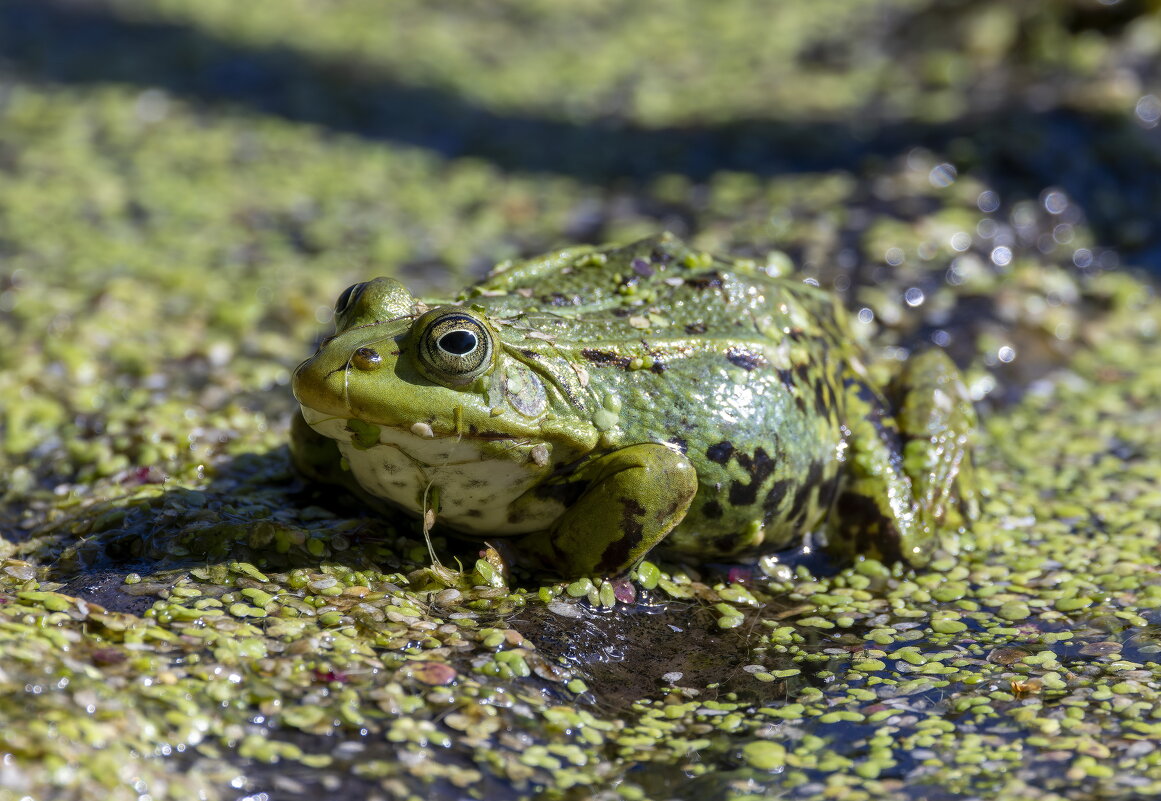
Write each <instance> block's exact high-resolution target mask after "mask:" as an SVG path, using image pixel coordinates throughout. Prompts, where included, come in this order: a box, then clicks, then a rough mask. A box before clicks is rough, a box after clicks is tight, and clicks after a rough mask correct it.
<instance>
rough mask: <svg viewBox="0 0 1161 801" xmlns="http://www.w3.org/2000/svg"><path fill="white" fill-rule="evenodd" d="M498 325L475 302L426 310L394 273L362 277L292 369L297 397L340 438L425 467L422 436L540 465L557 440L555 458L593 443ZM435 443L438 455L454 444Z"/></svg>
mask: <svg viewBox="0 0 1161 801" xmlns="http://www.w3.org/2000/svg"><path fill="white" fill-rule="evenodd" d="M502 330H503V323H502V321H496V320H493V319H490V318H489V317H488V315H487V314H485V313H484V311H483V310H482V309H480V308H478V307H468V306H462V305H454V304H448V305H441V306H435V307H430V308H429V307H428V306H427V305H426V304H424V303H423V302H422V301H419V300H417V299H416V298H415V297H413V296H412V294H411V293H410V292H409V291H408V290H407V289H406V288H405V287H404V286H403V285H402V284H401V283H399V282H398V281H396V280H394V279H390V278H377V279H375V280H373V281H368V282H365V283H362V284H355V285H354V286H352V287H350V288H348V289H347V290H346V291H345V292H343V293H342V295H341V296H340V297H339V300H338V303H337V304H336V306H335V333H334V335H333V336H331V337H329V338H327V339H325V340H324V341H323V342H322V343H321V345H320V346H319V349H318V352H317V353H315V354H314V355H313V356H312V357H310V358H309V359H307V360H306V361H305V362H303V363H302V364H301V365H299V367H298V369H297V370H295V372H294V380H293V389H294V395H295V397H296V398H297V399H298V401H299V403H300V404H301V405H302V407H303V415H304V417H305V418H306V420H307V422H308V423H310V425H311V426H312V427H314V428H315V429H316V430H318V431H319V432H320V433H323V434H326V435H327V436H329V437H332V438H334V439H336V440H339V442H340V444H343V443H344V441H345V442H346V444H348V445H353V447H355V448H370V447H373V446H375V445H379V444H392V445H393V446H395V447H399V448H400V449H401V450H404V451H405V452H407V453H408V454H409V455H411V456H412V457H413V458H415V459H417V460H418V461H421V462H426V463H427V464H432V462H431V461H428V457H425V456H424V455H422V454H423V453H424V452H425V450H424V448H423V446H422V441H423V440H429V441H431V440H435V441H440V440H442V441H445V442H447V441H449V440H454V442H455V443H457V448H456V453H457V454H458V455H457V456H455V457H454V458H461V457H464V456H467V454H465V453H460V452H461V451H463V450H464V448H461V447H459V445H463V446H470V447H471V448H473V449H474V452H475V453H476V454H480V453H485V454H487V453H492V452H494V451H498V450H501V449H502V450H504V451H505V452H511V453H512V456H516V455H517V454H518V453H524V454H525V457H526V458H527V459H528V460H529V461H531V462H535V463H537V465H538V466H539V467H542V468H547V467H548V463H549V457H548V454H549V453H552V451H553V449H554V448H555V449H556V450H557V451H559V452H557V453H552V459H551V461H552V462H558V461H560V460H561V459H562V458H567V457H570V456H575V455H576V453H578V452H583V451H584V450H587V449H588V448H590V447H591V446H592V441H593V438H594V437H595V433H594V432H593V431H592V430H591V427H589V426H582V425H579V424H577V423H576V422H575V421H571V422H570V420H571V415H570V413H569V410H568V404H567V402H566V401H565V400H564V399H563V398H562V396H561V393H560V392H558V391H557V390H556V389H555V388H554V387H553V386H552V382H551V380H546V377H545V376H544V375H542V374H539V373H538V372H537V370H536V369H534V368H536V366H537V365H536V363H535V361H534V360H530V359H529V358H528V356H527V354H528V353H529V351H528V349H527V348H514V347H508V346H506V345H505V342H504V340H503V338H502V334H501V331H502ZM541 344H543V343H541ZM538 446H539V447H538ZM427 450H429V451H430V452H431V453H432V456H431V457H430V458H432V459H438V458H440V457H439V456H438V455H437V454H442V453H444V452H445V451H447V450H448V448H447V447H446V446H445V447H444V448H442V449H440V450H438V451H435V450H431V449H427Z"/></svg>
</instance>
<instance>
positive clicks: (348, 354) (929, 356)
mask: <svg viewBox="0 0 1161 801" xmlns="http://www.w3.org/2000/svg"><path fill="white" fill-rule="evenodd" d="M864 350H865V349H864V348H863V347H862V346H861V345H860V344H859V341H858V338H857V337H856V336H855V335H854V332H853V330H852V326H851V323H850V321H849V319H848V317H847V314H846V312H845V310H844V308H843V306H842V304H841V303H840V302H839V300H838V299H837V298H835V297H834V296H833V295H831V294H830V293H828V292H826V291H824V290H822V289H820V288H818V287H817V286H813V285H811V284H810V283H808V282H803V281H802V280H794V279H790V278H781V277H774V276H771V275H770V274H769V271H767V270H766V269H763V268H761V267H759V266H758V265H756V264H754V263H753V262H749V261H744V260H732V259H727V258H720V257H715V256H711V255H709V254H707V253H703V252H699V251H697V250H694V249H691V248H690V247H688V246H687V245H685V244H684V243H683V242H681V241H680V240H679V239H678V238H676V237H675V236H673V235H671V234H662V235H660V236H655V237H651V238H649V239H645V240H642V241H640V242H636V243H633V244H630V245H628V246H625V247H614V248H594V247H577V248H569V249H565V250H560V251H557V252H554V253H551V254H548V255H546V256H543V257H540V258H535V259H531V260H528V261H525V262H522V263H516V264H506V265H500V266H499V267H497V269H495V270H494V271H493V272H492V274H491V275H489V276H488V277H487V278H486V279H485V280H483V281H482V282H481V283H479V284H477V285H476V286H473V287H472V288H470V289H469V290H467V292H465V293H464V294H463V295H461V296H460V297H459V298H458V299H457V300H454V301H450V302H438V303H432V302H426V301H423V300H420V299H418V298H416V297H414V296H413V295H412V294H411V293H410V292H409V291H408V290H407V289H406V288H405V287H404V286H403V285H402V284H401V283H400V282H398V281H396V280H394V279H390V278H376V279H375V280H373V281H367V282H365V283H360V284H355V285H354V286H352V287H350V288H348V289H347V290H346V291H345V292H343V293H342V295H341V296H340V297H339V299H338V302H337V304H336V306H335V333H334V334H333V335H332V336H329V337H327V338H326V339H324V340H323V341H322V343H321V345H320V346H319V348H318V352H317V353H315V354H314V355H313V356H311V357H310V358H309V359H307V360H306V361H305V362H303V363H302V364H301V365H300V366H299V367H298V369H297V370H295V373H294V380H293V388H294V395H295V397H296V398H297V399H298V402H299V404H300V405H301V417H300V418H299V419H298V420H297V421H296V423H295V425H294V429H293V432H292V443H291V444H292V454H293V457H294V460H295V463H296V465H297V466H298V468H299V469H300V471H301V472H303V473H304V474H305V475H307V476H308V477H311V478H314V479H317V480H321V481H327V482H334V483H340V484H346V485H348V486H351V487H353V488H356V489H357V490H359V491H361V493H364V496H363V497H366V496H371V497H372V498H374V499H381V500H385V501H388V502H390V504H393V505H395V506H397V507H400V508H402V509H404V510H406V511H407V512H410V513H411V514H413V515H421V516H426V518H427V520H428V522H429V523H430V522H431V516H432V515H433V514H434V515H435V517H436V519H437V520H438V522H440V523H441V524H444V525H446V526H449V527H451V528H453V529H455V530H457V531H459V532H461V533H462V534H465V535H468V536H472V537H477V538H485V537H488V538H491V537H515V538H518V542H517V550H518V552H519V553H521V554H523V555H524V556H523V557H521V558H522V559H525V560H527V561H529V562H530V563H531V567H533V568H534V569H544V570H549V571H552V572H555V573H557V574H559V575H563V576H565V577H577V576H583V575H590V576H592V575H617V574H622V573H624V572H625V571H627V570H629V569H630V568H632V567H633V566H634V565H636V564H637V563H638V562H639V561H640V560H641V559H642V558H643V557H644V556H645V555H646V554H648V553H649V552H650V551H652V550H653V549H654V548H657V547H659V546H663V547H664V549H665V550H666V551H667V552H669V553H673V554H678V555H681V556H684V557H686V558H688V559H691V560H696V561H699V562H700V561H706V560H723V559H731V558H735V557H739V556H744V555H748V554H753V553H755V552H759V551H763V552H765V551H775V550H778V549H783V548H786V547H789V546H791V545H794V544H795V543H796V542H799V541H801V539H802V537H803V536H804V535H805V534H808V533H811V532H814V533H816V534H817V535H818V537H819V539H820V540H821V541H822V542H824V544H825V547H826V548H827V549H828V550H829V551H832V552H835V553H837V554H839V555H857V554H867V555H870V556H874V557H877V558H880V559H882V560H887V561H892V560H894V561H905V562H907V563H910V564H912V565H916V566H918V565H922V564H924V563H925V562H926V561H927V560H928V559H929V558H930V555H931V553H932V551H933V550H934V549H935V548H936V547H937V546H938V545H939V543H940V542H941V540H945V539H949V538H951V537H953V536H954V534H955V532H956V531H957V530H959V529H960V528H961V527H963V526H964V525H966V524H967V523H968V522H969V521H970V519H971V518H972V517H973V516H974V508H975V497H974V492H973V489H972V480H971V475H970V473H971V453H970V450H971V441H972V436H973V432H974V430H975V422H976V421H975V412H974V409H973V407H972V403H971V400H970V398H969V396H968V393H967V391H966V389H965V387H964V384H963V382H962V380H961V379H960V376H959V373H958V372H957V370H956V368H955V366H954V365H953V364H952V363H951V361H950V359H948V358H947V356H946V355H945V354H944V353H943V352H942V351H939V350H931V351H926V352H923V353H919V354H917V355H913V356H912V357H911V358H910V359H908V360H906V361H905V362H902V363H899V366H898V368H897V369H895V370H894V373H895V374H894V376H893V377H892V378H891V380H890V381H889V382H886V383H885V385H884V386H881V387H878V386H876V385H875V384H874V383H873V382H872V381H871V379H870V378H869V376H868V369H867V359H866V357H865V353H864Z"/></svg>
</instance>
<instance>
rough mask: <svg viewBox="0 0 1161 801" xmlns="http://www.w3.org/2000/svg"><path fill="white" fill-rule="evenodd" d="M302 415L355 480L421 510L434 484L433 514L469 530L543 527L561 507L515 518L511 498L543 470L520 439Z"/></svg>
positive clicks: (415, 511) (536, 479)
mask: <svg viewBox="0 0 1161 801" xmlns="http://www.w3.org/2000/svg"><path fill="white" fill-rule="evenodd" d="M302 413H303V418H304V419H305V420H306V422H307V423H308V424H309V425H310V426H311V428H313V429H314V430H315V431H317V432H318V433H320V434H322V435H323V436H326V437H329V438H331V439H333V440H335V442H336V443H337V444H338V447H339V451H340V452H341V453H342V454H343V457H344V459H345V460H346V463H347V465H348V467H349V468H350V470H351V473H352V474H353V476H354V478H355V480H356V481H357V482H358V483H359V485H360V486H361V487H362V488H363V489H364V490H366V491H367V492H369V493H371V494H372V495H374V496H376V497H379V498H385V499H386V500H389V501H391V502H392V503H395V504H396V505H398V506H401V507H403V508H404V509H406V510H408V511H410V512H412V513H413V514H423V512H424V510H425V507H427V506H429V505H430V504H431V503H432V501H433V497H432V490H434V489H438V491H439V496H440V510H439V513H438V519H439V520H440V521H442V522H443V523H446V524H448V525H450V526H452V527H454V528H458V529H460V530H462V531H466V532H469V533H477V532H478V533H490V534H518V533H524V532H528V531H538V530H540V529H543V528H546V527H548V525H549V524H550V523H551V522H552V520H553V519H555V517H556V516H557V515H559V513H560V509H559V508H550V507H545V508H544V509H543V511H538V510H529V513H525V514H523V515H522V516H521V517H520V518H519V519H517V520H513V519H512V515H511V514H510V510H511V508H512V503H513V502H514V501H515V500H516V499H517V498H519V497H520V496H521V495H523V494H524V493H526V492H527V491H528V490H529V489H531V488H532V487H533V486H535V485H536V484H537V483H538V482H540V481H541V480H542V479H543V478H544V476H545V474H546V473H547V472H549V470H550V469H551V468H549V467H548V466H547V465H546V464H544V463H543V460H542V459H539V458H537V455H535V454H533V451H535V450H536V449H537V447H541V448H543V446H538V445H537V444H536V443H530V442H527V441H525V440H517V439H516V438H514V437H513V438H508V439H506V440H499V439H497V438H492V437H489V438H479V437H467V436H463V437H461V436H434V435H433V433H432V431H431V429H430V427H427V426H424V425H421V424H415V425H412V426H410V427H407V428H404V427H399V426H388V425H375V424H370V423H363V422H359V421H350V420H347V419H346V418H342V417H335V416H334V415H333V414H327V413H324V412H320V411H318V410H315V409H311V408H310V407H307V406H303V407H302Z"/></svg>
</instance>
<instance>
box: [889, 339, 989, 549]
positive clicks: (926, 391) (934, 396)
mask: <svg viewBox="0 0 1161 801" xmlns="http://www.w3.org/2000/svg"><path fill="white" fill-rule="evenodd" d="M893 389H894V390H895V393H896V395H897V402H898V407H897V408H898V409H899V411H898V413H897V415H896V423H897V424H898V426H899V433H900V434H901V435H902V438H903V443H904V444H903V470H904V472H905V473H907V475H908V477H909V478H910V479H911V485H912V487H913V490H914V493H915V500H916V502H917V503H918V505H919V509H920V510H921V513H923V514H925V515H926V516H928V517H929V518H930V520H931V522H932V524H933V525H936V526H948V525H954V524H955V523H956V522H961V521H956V520H953V519H949V518H950V517H953V516H954V515H955V513H956V511H957V509H956V506H957V502H958V505H959V506H960V507H961V508H962V510H963V512H964V514H965V515H966V516H967V517H968V518H969V519H971V518H974V517H975V515H976V498H975V488H974V481H973V477H972V462H971V441H972V438H973V436H974V434H975V430H976V411H975V407H974V406H972V401H971V398H970V397H969V396H968V391H967V388H966V387H965V386H964V383H963V380H962V379H961V377H960V374H959V370H957V369H956V367H955V365H954V364H953V363H952V361H951V359H949V358H948V357H947V354H945V353H944V352H943V351H941V350H929V351H926V352H924V353H920V354H918V355H916V356H914V357H912V358H911V359H909V360H908V361H907V363H906V364H905V365H904V366H903V369H902V370H901V371H900V373H899V375H898V376H897V378H896V381H895V384H894V387H893Z"/></svg>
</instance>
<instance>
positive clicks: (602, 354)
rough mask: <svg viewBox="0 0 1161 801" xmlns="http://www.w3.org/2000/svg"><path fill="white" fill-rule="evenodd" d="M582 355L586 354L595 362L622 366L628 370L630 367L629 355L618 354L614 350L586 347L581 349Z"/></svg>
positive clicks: (585, 355) (587, 357) (586, 356)
mask: <svg viewBox="0 0 1161 801" xmlns="http://www.w3.org/2000/svg"><path fill="white" fill-rule="evenodd" d="M581 356H584V357H585V358H586V359H588V360H589V361H590V362H592V363H593V364H600V365H606V364H611V365H614V366H616V367H620V368H621V369H622V370H627V369H628V368H629V357H627V356H618V355H617V354H616V353H613V352H612V351H608V350H598V349H596V348H585V349H583V350H582V351H581Z"/></svg>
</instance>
